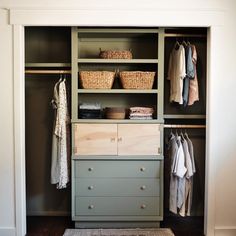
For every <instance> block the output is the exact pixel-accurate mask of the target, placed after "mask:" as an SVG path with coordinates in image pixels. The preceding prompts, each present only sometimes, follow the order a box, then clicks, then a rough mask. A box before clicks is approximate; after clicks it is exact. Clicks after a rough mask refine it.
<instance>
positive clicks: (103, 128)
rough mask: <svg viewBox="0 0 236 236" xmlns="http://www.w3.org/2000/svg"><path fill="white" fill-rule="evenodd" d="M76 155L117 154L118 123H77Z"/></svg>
mask: <svg viewBox="0 0 236 236" xmlns="http://www.w3.org/2000/svg"><path fill="white" fill-rule="evenodd" d="M74 147H75V148H74V155H117V125H116V124H76V125H75V129H74Z"/></svg>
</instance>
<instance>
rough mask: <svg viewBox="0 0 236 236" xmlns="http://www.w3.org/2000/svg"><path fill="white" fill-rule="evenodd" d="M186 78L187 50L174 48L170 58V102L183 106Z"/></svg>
mask: <svg viewBox="0 0 236 236" xmlns="http://www.w3.org/2000/svg"><path fill="white" fill-rule="evenodd" d="M185 76H186V65H185V49H184V46H183V45H180V46H179V48H177V49H176V47H174V48H173V50H172V52H171V54H170V58H169V68H168V77H167V79H168V80H170V102H177V103H179V104H183V96H182V93H183V79H184V78H185Z"/></svg>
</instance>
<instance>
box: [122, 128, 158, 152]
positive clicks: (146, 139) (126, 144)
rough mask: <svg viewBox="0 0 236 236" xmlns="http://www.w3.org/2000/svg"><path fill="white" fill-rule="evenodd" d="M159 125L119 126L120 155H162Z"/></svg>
mask: <svg viewBox="0 0 236 236" xmlns="http://www.w3.org/2000/svg"><path fill="white" fill-rule="evenodd" d="M160 137H161V136H160V125H159V124H119V125H118V155H160V152H161V148H160Z"/></svg>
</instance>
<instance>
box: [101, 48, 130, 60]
mask: <svg viewBox="0 0 236 236" xmlns="http://www.w3.org/2000/svg"><path fill="white" fill-rule="evenodd" d="M99 57H100V58H103V59H132V52H131V50H106V51H102V50H101V48H100V53H99Z"/></svg>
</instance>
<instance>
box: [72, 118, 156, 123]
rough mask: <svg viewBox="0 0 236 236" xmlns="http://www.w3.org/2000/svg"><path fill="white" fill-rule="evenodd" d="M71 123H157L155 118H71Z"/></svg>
mask: <svg viewBox="0 0 236 236" xmlns="http://www.w3.org/2000/svg"><path fill="white" fill-rule="evenodd" d="M71 122H72V123H91V124H92V123H93V124H101V123H102V124H110V123H117V124H156V123H158V120H157V119H152V120H129V119H123V120H118V119H117V120H116V119H74V120H71Z"/></svg>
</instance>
